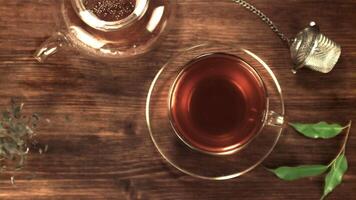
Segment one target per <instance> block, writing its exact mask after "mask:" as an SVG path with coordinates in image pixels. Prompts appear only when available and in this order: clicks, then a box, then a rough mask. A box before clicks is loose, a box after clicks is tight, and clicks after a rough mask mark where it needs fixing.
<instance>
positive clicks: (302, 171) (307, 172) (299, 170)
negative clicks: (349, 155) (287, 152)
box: [270, 165, 328, 181]
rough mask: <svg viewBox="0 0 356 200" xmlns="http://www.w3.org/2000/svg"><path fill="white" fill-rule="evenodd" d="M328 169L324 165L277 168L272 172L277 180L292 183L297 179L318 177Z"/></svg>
mask: <svg viewBox="0 0 356 200" xmlns="http://www.w3.org/2000/svg"><path fill="white" fill-rule="evenodd" d="M327 169H328V166H326V165H301V166H297V167H279V168H277V169H274V170H270V171H271V172H273V173H274V174H275V175H276V176H277V177H278V178H280V179H282V180H286V181H294V180H297V179H301V178H305V177H311V176H317V175H320V174H322V173H324V172H326V170H327Z"/></svg>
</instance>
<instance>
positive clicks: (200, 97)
mask: <svg viewBox="0 0 356 200" xmlns="http://www.w3.org/2000/svg"><path fill="white" fill-rule="evenodd" d="M146 119H147V124H148V128H149V131H150V135H151V138H152V140H153V142H154V144H155V146H156V147H157V149H158V151H159V152H160V153H161V155H162V156H163V157H164V158H165V160H166V161H168V162H169V163H170V164H171V165H173V166H174V167H175V168H177V169H179V170H180V171H182V172H184V173H187V174H189V175H192V176H194V177H199V178H204V179H212V180H223V179H229V178H234V177H237V176H240V175H242V174H244V173H246V172H248V171H250V170H252V169H254V168H255V167H256V166H257V165H258V164H260V163H261V162H262V161H263V160H264V159H265V158H266V157H267V156H268V155H269V153H270V152H271V151H272V150H273V148H274V146H275V145H276V143H277V141H278V139H279V137H280V135H281V132H282V129H283V124H284V102H283V98H282V91H281V87H280V85H279V83H278V81H277V78H276V76H275V75H274V74H273V72H272V70H271V69H270V68H269V66H268V65H267V64H266V63H265V62H264V61H263V60H262V59H261V58H260V57H258V56H257V55H256V54H254V53H252V52H251V51H249V50H246V49H236V48H232V47H229V46H227V45H223V44H214V45H199V46H195V47H192V48H189V49H185V50H182V51H181V52H180V53H179V54H178V55H177V56H175V57H173V58H172V59H171V60H170V61H169V62H168V63H167V64H166V65H165V66H164V67H163V68H162V69H161V70H160V71H159V72H158V73H157V75H156V77H155V79H154V81H153V82H152V84H151V88H150V90H149V93H148V97H147V103H146Z"/></svg>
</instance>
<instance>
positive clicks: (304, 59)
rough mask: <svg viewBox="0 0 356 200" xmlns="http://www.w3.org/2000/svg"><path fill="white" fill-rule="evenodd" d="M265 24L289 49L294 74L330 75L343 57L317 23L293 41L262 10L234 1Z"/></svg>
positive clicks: (242, 0)
mask: <svg viewBox="0 0 356 200" xmlns="http://www.w3.org/2000/svg"><path fill="white" fill-rule="evenodd" d="M233 1H234V2H235V3H237V4H239V5H240V6H242V7H244V8H246V9H247V10H249V11H250V12H252V13H253V14H255V15H257V16H258V17H259V18H260V19H261V20H262V21H263V22H265V23H266V24H267V25H268V26H269V27H270V28H271V30H272V31H273V32H274V33H276V34H277V35H278V37H279V38H280V39H281V40H282V41H283V42H285V44H286V45H287V46H288V47H289V49H290V53H291V59H292V62H293V65H294V66H293V72H296V71H297V70H298V69H301V68H309V69H312V70H314V71H318V72H321V73H329V72H330V71H331V70H332V69H333V68H334V66H335V65H336V63H337V61H338V60H339V58H340V55H341V46H340V45H339V44H337V43H336V42H334V41H332V40H331V39H329V38H327V37H326V36H325V35H324V34H322V33H321V32H320V30H319V26H318V25H317V24H316V23H315V22H310V25H309V26H308V27H307V28H305V29H304V30H302V31H301V32H299V33H298V34H297V36H296V37H295V38H293V39H289V38H287V37H286V36H285V35H284V34H283V33H282V32H281V31H279V29H278V28H277V26H276V25H275V24H274V23H273V22H272V21H271V20H270V19H269V18H268V17H267V16H266V15H265V14H264V13H263V12H262V11H260V10H258V9H257V8H256V7H254V6H253V5H251V4H249V3H248V2H246V1H244V0H233Z"/></svg>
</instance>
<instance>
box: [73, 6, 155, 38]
mask: <svg viewBox="0 0 356 200" xmlns="http://www.w3.org/2000/svg"><path fill="white" fill-rule="evenodd" d="M148 2H149V0H72V6H73V8H74V10H75V12H76V13H77V15H78V16H79V17H80V18H81V20H83V22H84V23H86V24H87V25H89V26H90V27H92V28H94V29H98V30H101V31H105V32H109V31H115V30H118V29H120V28H122V27H125V26H127V25H129V24H131V23H133V22H134V21H137V20H139V19H140V18H141V17H142V16H143V15H144V13H145V12H146V10H147V8H148Z"/></svg>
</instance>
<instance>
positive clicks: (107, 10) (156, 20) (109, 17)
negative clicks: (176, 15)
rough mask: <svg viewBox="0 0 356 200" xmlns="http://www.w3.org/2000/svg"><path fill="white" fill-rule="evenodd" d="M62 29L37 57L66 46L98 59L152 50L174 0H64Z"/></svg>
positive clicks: (170, 14) (161, 33) (39, 57)
mask: <svg viewBox="0 0 356 200" xmlns="http://www.w3.org/2000/svg"><path fill="white" fill-rule="evenodd" d="M59 3H60V11H59V12H58V15H59V16H58V18H59V19H60V30H59V31H58V32H56V33H54V34H53V35H52V37H50V38H49V39H47V41H45V42H44V43H43V44H42V45H41V46H40V48H39V49H38V50H37V51H36V53H35V55H34V57H35V58H36V59H37V60H38V61H39V62H44V61H45V60H46V58H47V57H48V56H50V55H52V54H55V53H56V52H57V51H58V50H59V49H60V48H61V47H64V46H67V47H70V48H73V49H75V50H77V51H79V52H80V53H82V54H85V55H87V56H89V57H92V58H96V59H99V60H112V59H125V58H132V57H134V56H138V55H141V54H144V53H146V52H148V51H149V50H151V49H152V48H153V47H154V44H156V43H157V42H158V40H159V38H161V36H162V35H163V33H164V32H166V31H165V30H166V29H167V24H168V21H169V20H170V18H171V17H172V13H173V11H174V7H175V0H61V1H60V2H59Z"/></svg>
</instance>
